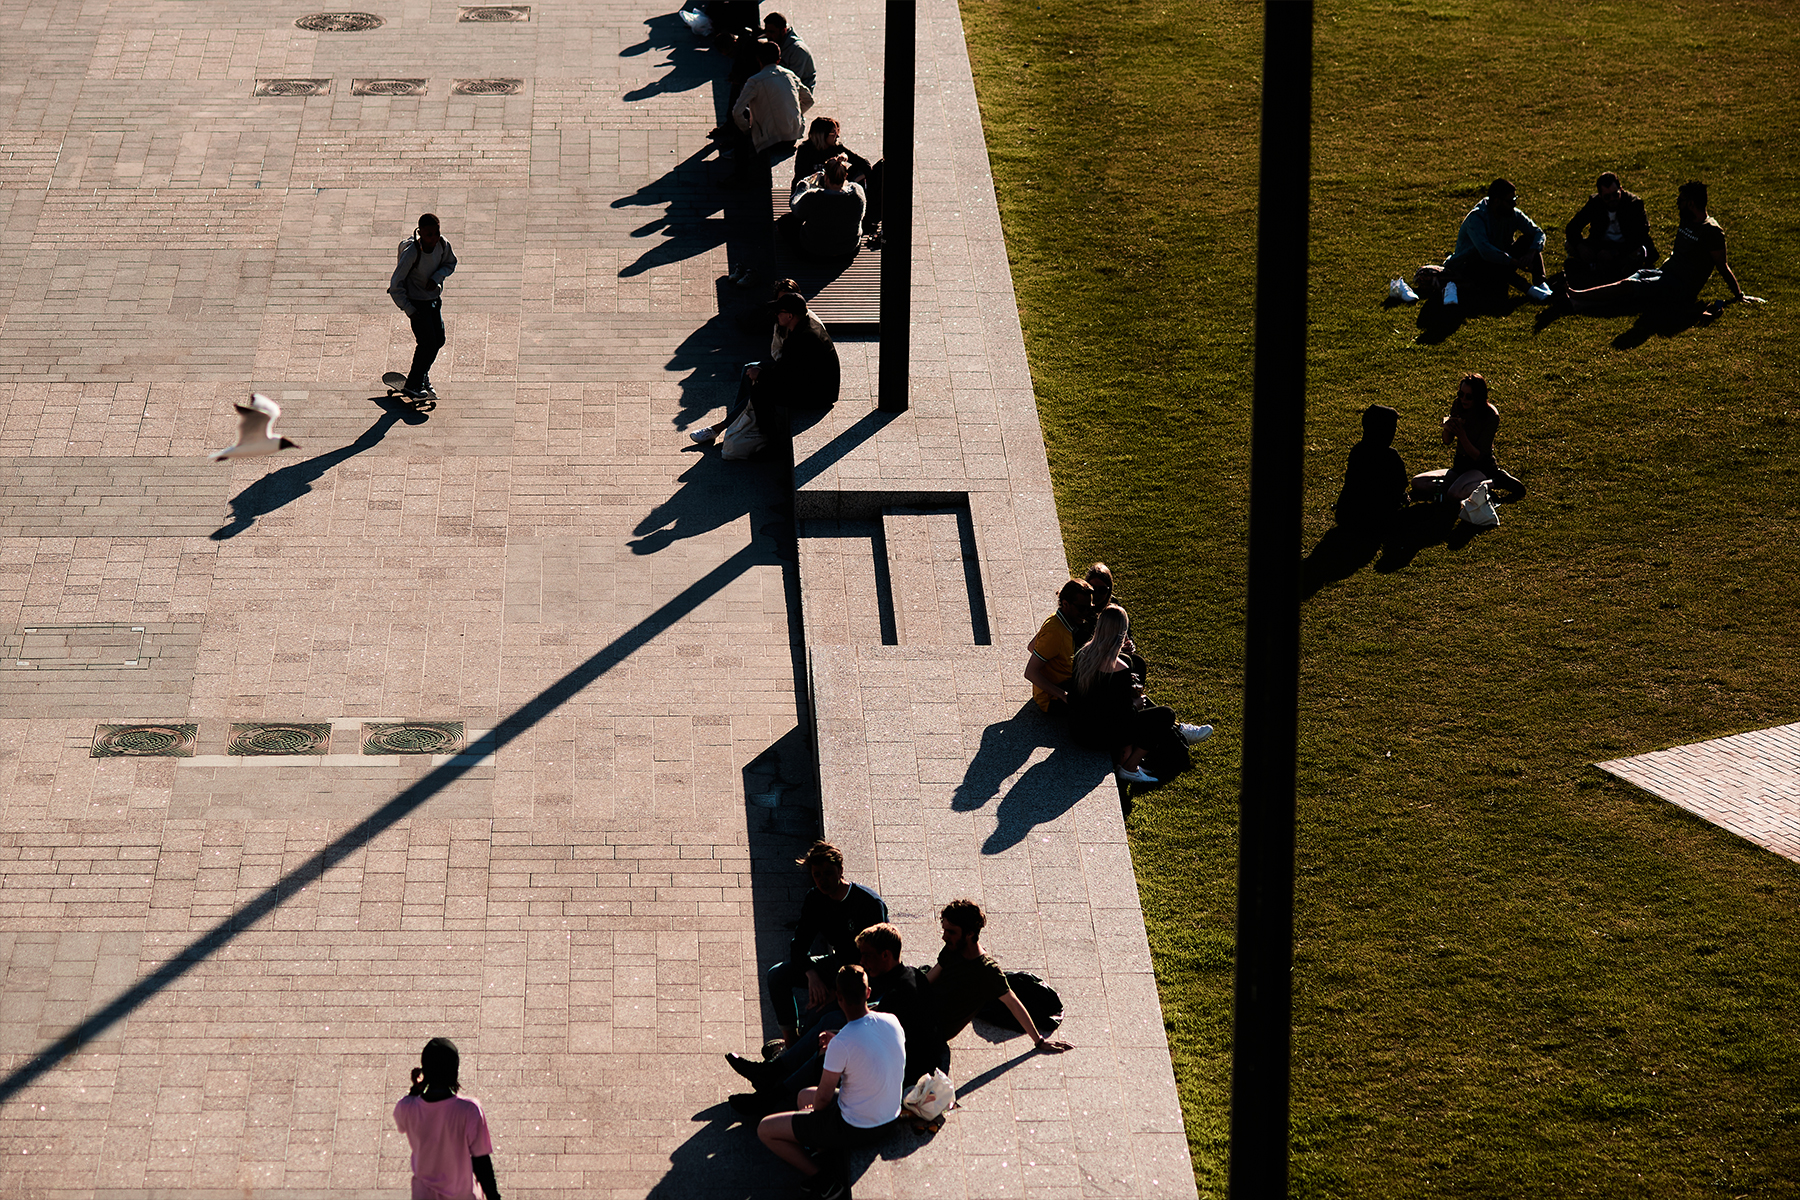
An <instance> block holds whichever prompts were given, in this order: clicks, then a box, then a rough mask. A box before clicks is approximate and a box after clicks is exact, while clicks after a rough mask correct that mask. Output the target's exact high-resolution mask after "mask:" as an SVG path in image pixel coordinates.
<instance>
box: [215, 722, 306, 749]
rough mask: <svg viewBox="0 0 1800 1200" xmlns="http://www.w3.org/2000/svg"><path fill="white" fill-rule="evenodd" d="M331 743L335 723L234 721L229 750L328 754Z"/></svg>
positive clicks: (228, 744)
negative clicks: (237, 722)
mask: <svg viewBox="0 0 1800 1200" xmlns="http://www.w3.org/2000/svg"><path fill="white" fill-rule="evenodd" d="M330 744H331V722H329V721H324V722H311V721H308V722H295V721H266V722H257V723H253V724H233V725H232V727H231V740H230V741H229V742H227V743H226V745H225V753H227V754H240V755H245V756H252V755H264V754H324V753H325V752H326V749H327V747H329V746H330Z"/></svg>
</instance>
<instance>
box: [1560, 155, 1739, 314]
mask: <svg viewBox="0 0 1800 1200" xmlns="http://www.w3.org/2000/svg"><path fill="white" fill-rule="evenodd" d="M1706 204H1707V195H1706V185H1705V184H1704V183H1701V182H1700V181H1699V180H1698V179H1693V180H1689V181H1688V182H1687V183H1684V184H1682V185H1681V190H1680V191H1679V192H1677V193H1676V197H1675V207H1676V208H1677V209H1679V210H1680V212H1681V224H1680V226H1679V227H1677V228H1676V230H1675V246H1674V248H1673V249H1672V250H1670V251H1669V259H1668V261H1667V262H1665V263H1663V265H1662V270H1660V271H1657V270H1648V269H1647V270H1643V271H1637V272H1635V273H1633V274H1631V275H1629V276H1627V277H1626V278H1624V279H1621V280H1619V281H1617V282H1616V283H1603V284H1601V285H1599V286H1598V287H1591V288H1570V289H1569V291H1568V300H1569V307H1571V308H1573V309H1574V310H1575V311H1576V312H1578V313H1594V314H1598V315H1617V314H1620V313H1630V312H1654V311H1660V312H1664V313H1676V312H1679V311H1680V310H1681V309H1684V308H1689V307H1691V306H1692V305H1693V303H1694V301H1696V300H1698V299H1699V298H1700V289H1701V288H1703V287H1705V286H1706V281H1707V280H1709V279H1711V278H1712V273H1713V271H1715V270H1717V271H1718V272H1719V276H1720V277H1721V278H1722V279H1724V280H1725V283H1726V286H1728V287H1730V288H1731V298H1732V299H1733V300H1737V301H1740V302H1743V303H1746V304H1761V303H1762V300H1761V299H1760V298H1758V297H1756V296H1749V295H1745V294H1744V289H1743V288H1742V287H1741V286H1739V284H1738V279H1737V274H1736V273H1735V272H1734V271H1732V269H1731V263H1730V262H1729V261H1728V259H1727V257H1726V252H1725V231H1724V230H1723V229H1721V228H1720V227H1719V223H1718V222H1717V221H1715V220H1713V219H1712V218H1711V217H1709V216H1707V214H1706ZM1724 311H1725V305H1724V303H1723V302H1722V301H1717V300H1715V301H1713V303H1711V304H1709V305H1708V306H1707V307H1706V314H1707V315H1708V316H1713V317H1716V316H1718V315H1719V314H1720V313H1722V312H1724Z"/></svg>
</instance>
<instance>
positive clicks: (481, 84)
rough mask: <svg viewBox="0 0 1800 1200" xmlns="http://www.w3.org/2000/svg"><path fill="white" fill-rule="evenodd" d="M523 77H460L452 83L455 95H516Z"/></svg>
mask: <svg viewBox="0 0 1800 1200" xmlns="http://www.w3.org/2000/svg"><path fill="white" fill-rule="evenodd" d="M524 86H525V81H524V80H523V79H458V80H457V81H456V82H455V83H453V84H451V85H450V94H451V95H453V96H516V95H518V94H519V90H520V89H521V88H523V87H524Z"/></svg>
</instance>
